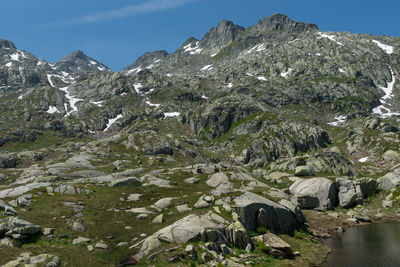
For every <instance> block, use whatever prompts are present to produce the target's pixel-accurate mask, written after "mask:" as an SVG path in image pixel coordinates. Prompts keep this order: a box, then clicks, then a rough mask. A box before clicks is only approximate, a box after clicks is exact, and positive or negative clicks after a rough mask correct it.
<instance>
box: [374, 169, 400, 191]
mask: <svg viewBox="0 0 400 267" xmlns="http://www.w3.org/2000/svg"><path fill="white" fill-rule="evenodd" d="M398 172H399V171H397V170H395V172H390V173H388V174H386V175H384V176H382V177H381V178H379V179H378V185H379V188H380V189H382V190H390V189H392V188H395V187H397V186H399V184H400V174H399V173H398Z"/></svg>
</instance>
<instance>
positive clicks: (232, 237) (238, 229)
mask: <svg viewBox="0 0 400 267" xmlns="http://www.w3.org/2000/svg"><path fill="white" fill-rule="evenodd" d="M225 236H226V238H227V239H228V241H229V243H230V244H232V245H233V246H235V247H238V248H241V249H246V247H247V245H248V244H251V238H250V235H249V233H248V232H247V230H246V228H244V226H243V224H242V223H241V222H239V221H236V222H233V223H232V224H230V225H229V226H228V227H226V228H225Z"/></svg>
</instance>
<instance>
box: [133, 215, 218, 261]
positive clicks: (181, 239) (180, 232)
mask: <svg viewBox="0 0 400 267" xmlns="http://www.w3.org/2000/svg"><path fill="white" fill-rule="evenodd" d="M225 224H226V221H225V220H224V219H223V218H222V217H220V216H219V215H217V214H215V213H212V212H209V213H206V214H202V215H197V214H191V215H188V216H186V217H184V218H182V219H180V220H179V221H176V222H175V223H173V224H171V225H169V226H167V227H165V228H163V229H161V230H159V231H157V232H156V233H155V234H153V235H152V236H150V237H148V238H146V240H145V241H144V243H143V245H142V249H141V250H142V251H143V252H145V253H146V254H148V253H149V252H150V251H151V250H154V249H155V248H157V247H158V246H160V245H161V241H164V242H168V243H177V244H183V243H187V242H191V241H194V240H196V239H198V238H200V233H201V231H202V230H203V229H208V228H210V229H220V230H222V229H223V228H224V226H225Z"/></svg>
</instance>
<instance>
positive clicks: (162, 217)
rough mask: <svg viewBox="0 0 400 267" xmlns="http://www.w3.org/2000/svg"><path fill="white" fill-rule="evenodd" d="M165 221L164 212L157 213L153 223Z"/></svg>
mask: <svg viewBox="0 0 400 267" xmlns="http://www.w3.org/2000/svg"><path fill="white" fill-rule="evenodd" d="M163 222H165V218H164V214H160V215H157V216H156V217H155V218H154V219H153V221H152V223H155V224H160V223H163Z"/></svg>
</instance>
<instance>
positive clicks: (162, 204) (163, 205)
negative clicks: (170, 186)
mask: <svg viewBox="0 0 400 267" xmlns="http://www.w3.org/2000/svg"><path fill="white" fill-rule="evenodd" d="M173 199H174V198H173V197H165V198H162V199H160V200H158V201H157V202H156V203H154V204H153V205H151V206H150V208H152V209H155V210H157V211H159V212H161V211H163V210H165V209H168V208H169V207H170V206H171V201H172V200H173Z"/></svg>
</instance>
